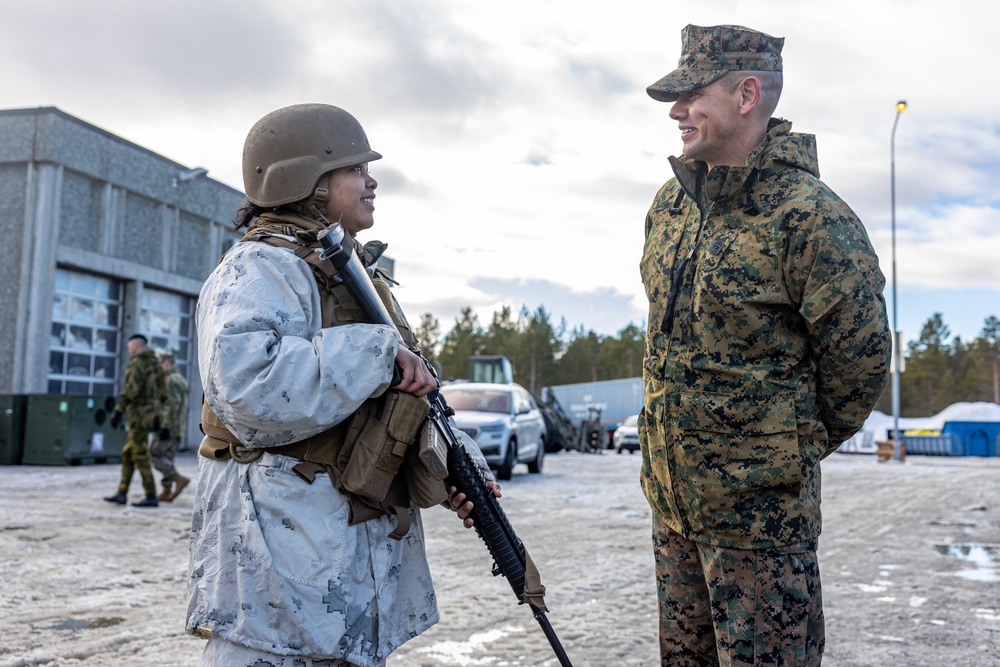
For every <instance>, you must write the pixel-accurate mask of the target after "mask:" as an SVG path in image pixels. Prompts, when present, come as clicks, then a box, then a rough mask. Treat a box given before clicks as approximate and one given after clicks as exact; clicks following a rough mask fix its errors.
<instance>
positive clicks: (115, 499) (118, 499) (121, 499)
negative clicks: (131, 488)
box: [104, 491, 128, 505]
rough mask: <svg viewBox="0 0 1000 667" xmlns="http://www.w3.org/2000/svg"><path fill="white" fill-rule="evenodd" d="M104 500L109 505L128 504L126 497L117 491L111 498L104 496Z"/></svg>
mask: <svg viewBox="0 0 1000 667" xmlns="http://www.w3.org/2000/svg"><path fill="white" fill-rule="evenodd" d="M104 499H105V500H107V501H108V502H109V503H115V504H116V505H124V504H125V503H127V502H128V496H126V495H125V494H124V493H122V492H121V491H119V492H118V493H116V494H115V495H113V496H104Z"/></svg>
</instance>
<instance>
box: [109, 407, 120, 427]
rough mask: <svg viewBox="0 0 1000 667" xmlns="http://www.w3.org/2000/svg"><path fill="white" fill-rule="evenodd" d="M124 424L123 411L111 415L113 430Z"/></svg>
mask: <svg viewBox="0 0 1000 667" xmlns="http://www.w3.org/2000/svg"><path fill="white" fill-rule="evenodd" d="M121 423H122V411H121V410H115V411H114V412H112V413H111V428H118V425H119V424H121Z"/></svg>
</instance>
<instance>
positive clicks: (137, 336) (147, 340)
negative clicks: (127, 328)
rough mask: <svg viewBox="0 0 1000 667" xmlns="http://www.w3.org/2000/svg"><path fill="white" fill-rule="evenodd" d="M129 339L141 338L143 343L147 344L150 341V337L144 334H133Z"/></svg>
mask: <svg viewBox="0 0 1000 667" xmlns="http://www.w3.org/2000/svg"><path fill="white" fill-rule="evenodd" d="M128 339H129V340H141V341H142V344H143V345H146V344H148V343H149V339H147V338H146V337H145V336H143V335H142V334H132V335H131V336H129V337H128Z"/></svg>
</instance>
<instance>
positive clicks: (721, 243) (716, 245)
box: [708, 236, 726, 255]
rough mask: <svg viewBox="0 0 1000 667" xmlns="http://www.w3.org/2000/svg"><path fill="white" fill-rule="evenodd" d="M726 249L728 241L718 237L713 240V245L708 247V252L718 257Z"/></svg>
mask: <svg viewBox="0 0 1000 667" xmlns="http://www.w3.org/2000/svg"><path fill="white" fill-rule="evenodd" d="M725 247H726V239H725V238H724V237H722V236H716V237H715V238H714V239H713V240H712V245H710V246H708V252H709V253H711V254H713V255H718V254H719V253H720V252H722V249H723V248H725Z"/></svg>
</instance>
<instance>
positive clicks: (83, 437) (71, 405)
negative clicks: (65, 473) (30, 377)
mask: <svg viewBox="0 0 1000 667" xmlns="http://www.w3.org/2000/svg"><path fill="white" fill-rule="evenodd" d="M114 407H115V399H114V397H112V396H75V395H69V394H29V395H28V397H27V409H26V411H25V418H24V453H23V455H22V457H21V463H23V464H24V465H81V464H92V463H113V462H115V461H118V460H119V457H120V455H121V451H122V447H123V446H124V445H125V427H124V423H122V424H119V426H118V428H117V429H114V428H111V424H110V417H111V412H112V411H113V410H114Z"/></svg>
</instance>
